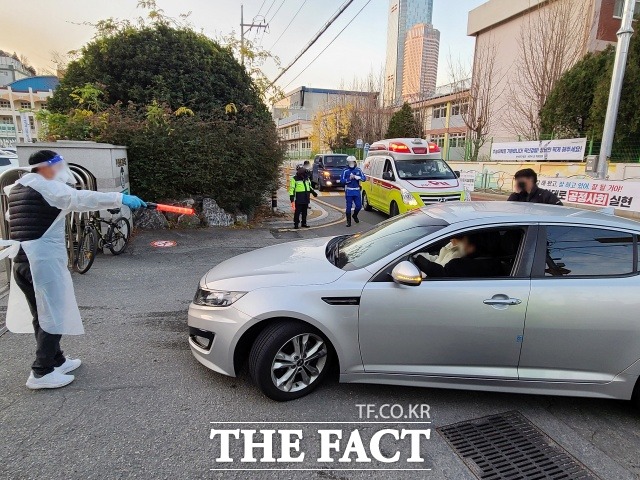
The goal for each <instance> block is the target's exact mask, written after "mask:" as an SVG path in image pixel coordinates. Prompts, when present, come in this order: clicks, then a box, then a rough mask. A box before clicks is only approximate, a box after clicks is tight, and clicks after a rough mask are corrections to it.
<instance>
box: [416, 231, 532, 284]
mask: <svg viewBox="0 0 640 480" xmlns="http://www.w3.org/2000/svg"><path fill="white" fill-rule="evenodd" d="M525 233H526V228H525V227H497V228H489V229H481V230H478V229H475V230H470V231H467V232H460V233H456V234H455V235H453V236H451V237H447V238H445V239H442V240H439V241H438V242H435V243H432V244H430V245H429V246H427V247H426V248H424V249H422V250H420V251H418V252H416V254H414V255H412V256H411V260H412V261H413V263H415V264H416V266H417V267H418V268H420V270H421V271H422V272H423V273H425V275H426V276H427V278H428V279H430V280H433V279H442V278H499V277H509V276H512V275H514V273H515V269H516V260H517V258H518V254H519V252H520V250H521V248H522V245H523V241H524V238H525Z"/></svg>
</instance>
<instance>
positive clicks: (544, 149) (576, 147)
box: [491, 138, 587, 162]
mask: <svg viewBox="0 0 640 480" xmlns="http://www.w3.org/2000/svg"><path fill="white" fill-rule="evenodd" d="M586 147H587V139H586V138H566V139H559V140H541V141H533V142H505V143H498V142H496V143H493V144H492V145H491V161H492V162H500V161H517V160H520V161H522V160H524V161H532V162H533V161H550V162H558V161H560V162H564V161H569V162H582V161H584V155H585V150H586Z"/></svg>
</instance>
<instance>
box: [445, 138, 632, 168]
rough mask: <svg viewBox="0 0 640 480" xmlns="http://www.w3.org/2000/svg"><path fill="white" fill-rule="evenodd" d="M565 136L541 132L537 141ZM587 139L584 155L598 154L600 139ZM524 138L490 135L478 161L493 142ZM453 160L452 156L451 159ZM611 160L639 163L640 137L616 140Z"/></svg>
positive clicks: (467, 149)
mask: <svg viewBox="0 0 640 480" xmlns="http://www.w3.org/2000/svg"><path fill="white" fill-rule="evenodd" d="M559 138H565V137H558V136H557V135H556V136H554V135H552V134H542V135H540V137H539V138H538V141H545V140H554V139H559ZM579 138H585V137H579ZM586 139H587V148H586V150H585V155H599V154H600V146H601V144H602V141H601V140H599V139H595V138H593V137H589V136H586ZM526 140H527V139H526V138H523V137H520V136H507V137H491V138H489V139H488V140H487V141H486V142H485V144H484V145H483V146H482V147H481V148H480V154H479V155H478V161H485V162H486V161H489V160H490V153H491V146H492V145H493V144H494V143H499V142H522V141H526ZM471 153H472V148H471V142H470V141H467V142H466V144H465V146H464V160H465V161H470V160H471ZM451 160H453V158H452V159H451ZM611 161H612V162H614V163H640V138H637V139H633V140H627V141H624V142H616V143H615V144H614V146H613V149H612V151H611Z"/></svg>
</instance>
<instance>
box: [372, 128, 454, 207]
mask: <svg viewBox="0 0 640 480" xmlns="http://www.w3.org/2000/svg"><path fill="white" fill-rule="evenodd" d="M362 171H363V172H364V174H365V175H366V177H367V180H366V181H365V182H363V183H362V206H363V208H364V209H365V210H371V209H372V208H375V209H376V210H379V211H381V212H384V213H386V214H388V215H391V216H395V215H398V214H400V213H405V212H407V211H409V210H413V209H415V208H420V207H424V206H425V205H432V204H434V203H439V202H450V201H459V200H464V187H463V185H462V182H461V181H460V179H459V178H458V177H459V173H458V172H454V171H453V170H452V169H451V167H450V166H449V165H448V164H447V162H445V161H444V160H443V159H442V154H441V152H440V147H438V145H436V144H435V143H431V142H427V141H426V140H423V139H421V138H393V139H388V140H380V141H379V142H376V143H374V144H373V145H371V148H370V149H369V155H368V156H367V158H366V159H365V161H364V164H363V166H362Z"/></svg>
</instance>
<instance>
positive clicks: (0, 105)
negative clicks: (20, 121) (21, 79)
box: [0, 100, 11, 110]
mask: <svg viewBox="0 0 640 480" xmlns="http://www.w3.org/2000/svg"><path fill="white" fill-rule="evenodd" d="M0 109H2V110H11V102H10V101H9V100H0Z"/></svg>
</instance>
